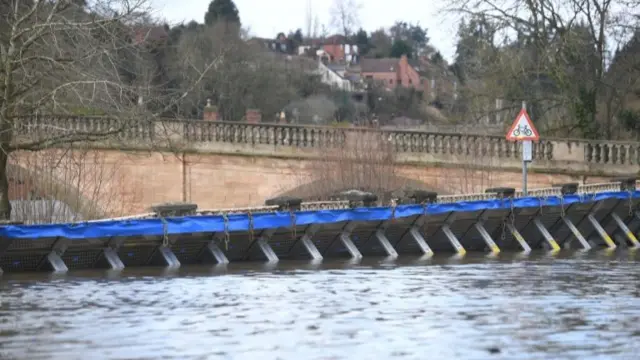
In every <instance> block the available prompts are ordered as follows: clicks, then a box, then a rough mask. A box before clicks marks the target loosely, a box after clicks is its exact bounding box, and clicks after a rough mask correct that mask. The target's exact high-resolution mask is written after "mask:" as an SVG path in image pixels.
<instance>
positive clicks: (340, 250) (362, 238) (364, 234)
mask: <svg viewBox="0 0 640 360" xmlns="http://www.w3.org/2000/svg"><path fill="white" fill-rule="evenodd" d="M380 224H381V222H380V221H374V222H350V223H346V224H345V230H346V234H348V235H349V239H350V240H351V241H352V242H353V244H354V245H355V246H356V248H357V249H358V250H359V251H360V252H362V251H363V250H367V247H366V246H370V245H371V244H372V243H369V244H367V243H368V242H369V239H371V237H372V236H373V235H374V234H375V232H376V231H377V229H378V226H379V225H380ZM350 227H353V229H352V230H351V232H349V231H348V230H349V228H350ZM318 249H319V248H318ZM321 253H322V254H323V255H324V256H326V257H345V256H346V257H350V256H351V254H350V253H349V251H348V250H347V249H346V248H345V246H344V244H343V243H342V241H341V240H340V232H338V233H335V237H334V238H333V242H332V243H331V244H330V246H329V247H328V248H326V249H325V250H324V252H322V251H321Z"/></svg>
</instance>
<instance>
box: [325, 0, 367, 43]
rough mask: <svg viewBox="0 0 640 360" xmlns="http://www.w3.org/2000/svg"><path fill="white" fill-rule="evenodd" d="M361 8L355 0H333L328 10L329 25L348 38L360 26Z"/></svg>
mask: <svg viewBox="0 0 640 360" xmlns="http://www.w3.org/2000/svg"><path fill="white" fill-rule="evenodd" d="M361 8H362V6H361V5H360V4H359V3H358V2H356V0H334V1H333V5H332V7H331V10H330V14H331V25H332V26H333V27H335V28H336V29H338V30H339V31H341V32H342V35H344V36H345V37H349V36H350V35H351V34H353V31H354V30H355V28H356V27H357V26H358V25H360V18H359V12H360V9H361Z"/></svg>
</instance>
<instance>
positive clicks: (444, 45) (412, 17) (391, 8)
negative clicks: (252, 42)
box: [152, 0, 457, 61]
mask: <svg viewBox="0 0 640 360" xmlns="http://www.w3.org/2000/svg"><path fill="white" fill-rule="evenodd" d="M152 1H153V7H154V9H155V11H156V12H155V13H154V15H155V16H157V17H160V18H163V19H165V20H167V21H168V22H169V23H170V24H174V23H179V22H182V21H184V22H189V21H191V20H196V21H198V22H203V21H204V14H205V12H206V11H207V7H208V6H209V2H210V0H152ZM234 2H235V4H236V6H237V7H238V11H239V12H240V21H241V22H242V25H243V26H244V27H247V28H249V30H250V34H251V35H253V36H259V37H266V38H274V37H275V36H276V34H277V33H279V32H285V33H288V32H289V31H290V30H296V29H297V28H302V29H303V32H304V31H305V28H306V14H307V8H308V6H309V5H310V6H311V9H312V12H313V14H314V16H317V17H318V19H319V22H320V24H325V26H327V28H329V29H331V24H330V23H331V21H330V20H331V19H330V9H331V6H332V5H333V0H234ZM359 3H360V5H361V9H360V11H359V22H360V26H362V27H363V28H364V29H365V30H367V31H373V30H376V29H378V28H380V27H385V28H388V27H390V26H392V25H393V23H394V22H395V21H397V20H402V21H406V22H410V23H417V22H419V23H420V25H421V26H423V27H426V28H427V35H428V36H429V38H430V41H431V44H432V45H433V46H435V48H436V49H438V50H439V51H440V52H441V53H442V55H443V56H444V57H445V58H446V59H447V60H449V61H451V60H452V58H453V56H454V53H455V41H456V35H455V34H456V31H457V23H456V21H455V19H452V18H451V17H450V15H445V14H443V13H442V12H441V9H440V8H439V6H438V5H437V4H438V3H443V2H442V1H439V0H435V1H434V0H431V1H427V0H392V1H390V0H367V1H364V0H361V1H360V2H359Z"/></svg>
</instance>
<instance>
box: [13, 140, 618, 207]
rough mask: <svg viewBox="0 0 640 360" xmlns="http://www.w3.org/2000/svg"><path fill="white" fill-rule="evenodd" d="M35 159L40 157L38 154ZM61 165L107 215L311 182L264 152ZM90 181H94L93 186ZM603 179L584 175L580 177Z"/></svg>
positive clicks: (238, 201) (433, 179)
mask: <svg viewBox="0 0 640 360" xmlns="http://www.w3.org/2000/svg"><path fill="white" fill-rule="evenodd" d="M29 156H34V155H29V154H28V153H22V154H15V156H14V158H13V161H14V163H21V162H22V163H24V164H29V163H30V161H29ZM38 156H45V155H43V153H38ZM78 159H84V160H83V161H85V163H86V165H85V166H83V168H84V170H83V172H78V171H76V172H74V174H75V175H74V176H75V178H72V177H70V176H69V175H68V173H69V172H73V171H71V170H68V169H69V168H73V167H72V166H71V165H70V163H74V162H78ZM65 162H66V163H64V164H63V165H64V166H62V165H58V170H56V171H57V174H58V175H59V176H60V178H63V177H65V176H66V178H68V179H70V180H73V184H79V186H80V188H81V192H82V193H83V194H84V195H85V196H86V197H87V198H88V199H93V200H95V201H96V202H99V203H101V204H107V205H109V206H108V207H109V208H110V209H112V211H113V215H114V216H118V215H127V214H133V213H140V212H144V211H146V209H147V208H148V207H149V206H151V205H152V204H157V203H162V202H167V201H183V200H186V201H191V202H194V203H197V204H198V205H199V207H200V208H201V209H204V208H228V207H238V206H248V205H261V204H263V203H264V200H265V199H267V198H269V197H273V196H276V195H278V194H281V193H283V192H285V191H288V190H292V189H294V188H296V187H297V186H300V185H303V184H306V183H309V182H311V179H310V175H309V171H310V170H309V169H310V165H311V162H310V161H300V160H284V159H275V158H266V157H249V156H225V155H187V157H186V159H185V161H183V159H182V158H181V157H180V156H177V155H175V154H170V153H164V154H160V153H148V152H138V153H124V152H120V151H103V152H91V153H89V154H86V153H85V154H83V155H82V156H76V157H75V158H74V161H71V160H65ZM185 164H186V168H184V171H183V166H184V165H185ZM59 169H67V170H64V171H63V170H59ZM65 171H66V172H65ZM398 175H400V176H404V177H406V178H410V179H413V180H417V181H421V182H423V183H424V184H425V185H426V186H428V187H429V188H431V189H433V190H436V191H441V192H449V193H462V192H464V193H469V192H483V191H484V189H485V188H487V187H494V186H510V187H515V188H520V187H521V174H520V173H504V172H495V171H489V170H485V171H482V170H472V169H466V168H463V167H459V168H456V169H447V168H429V167H409V166H404V167H401V168H400V170H399V174H398ZM107 178H108V179H107ZM96 179H102V180H101V181H99V183H98V184H97V183H96ZM575 181H578V182H581V181H582V179H577V178H575V177H570V176H566V175H546V174H537V173H532V174H530V177H529V188H536V187H547V186H550V185H551V184H552V183H559V182H575ZM606 181H607V180H605V179H598V178H589V179H588V182H606ZM16 190H17V189H16ZM12 193H14V194H18V193H25V191H20V192H18V191H13V192H12Z"/></svg>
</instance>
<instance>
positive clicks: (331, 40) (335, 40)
mask: <svg viewBox="0 0 640 360" xmlns="http://www.w3.org/2000/svg"><path fill="white" fill-rule="evenodd" d="M346 43H347V38H346V37H345V36H344V35H340V34H336V35H331V36H329V37H328V38H326V39H325V40H324V44H325V45H333V44H346Z"/></svg>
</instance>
